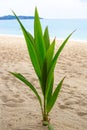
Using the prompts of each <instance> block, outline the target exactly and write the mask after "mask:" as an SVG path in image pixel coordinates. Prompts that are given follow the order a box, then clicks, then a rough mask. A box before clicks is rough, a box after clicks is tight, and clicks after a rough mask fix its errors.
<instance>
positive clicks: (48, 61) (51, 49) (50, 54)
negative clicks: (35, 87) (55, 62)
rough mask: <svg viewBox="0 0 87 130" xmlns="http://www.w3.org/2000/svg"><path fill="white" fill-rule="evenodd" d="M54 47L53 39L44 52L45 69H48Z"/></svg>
mask: <svg viewBox="0 0 87 130" xmlns="http://www.w3.org/2000/svg"><path fill="white" fill-rule="evenodd" d="M54 49H55V39H54V40H53V42H52V43H51V45H50V46H49V49H48V50H47V54H46V60H47V70H48V71H49V67H50V63H51V61H52V58H53V55H54Z"/></svg>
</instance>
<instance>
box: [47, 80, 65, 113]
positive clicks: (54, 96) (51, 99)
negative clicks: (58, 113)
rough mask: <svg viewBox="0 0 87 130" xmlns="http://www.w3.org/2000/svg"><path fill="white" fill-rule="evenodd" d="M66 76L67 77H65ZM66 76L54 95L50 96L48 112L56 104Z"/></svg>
mask: <svg viewBox="0 0 87 130" xmlns="http://www.w3.org/2000/svg"><path fill="white" fill-rule="evenodd" d="M64 78H65V77H64ZM64 78H63V79H62V80H61V81H60V83H59V84H58V85H57V87H56V89H55V91H54V93H53V95H52V97H51V98H50V100H49V103H48V104H47V113H49V112H50V111H51V109H52V107H53V106H54V104H55V102H56V100H57V97H58V95H59V92H60V90H61V87H62V84H63V81H64Z"/></svg>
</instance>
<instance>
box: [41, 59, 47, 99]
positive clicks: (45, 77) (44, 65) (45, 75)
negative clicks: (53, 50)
mask: <svg viewBox="0 0 87 130" xmlns="http://www.w3.org/2000/svg"><path fill="white" fill-rule="evenodd" d="M46 80H47V61H46V59H45V60H44V64H43V68H42V80H41V81H42V90H43V95H44V96H45V91H46Z"/></svg>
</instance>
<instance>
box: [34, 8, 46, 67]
mask: <svg viewBox="0 0 87 130" xmlns="http://www.w3.org/2000/svg"><path fill="white" fill-rule="evenodd" d="M34 37H35V46H36V50H37V55H38V59H39V63H40V68H41V69H42V67H43V63H44V59H45V54H46V48H45V44H44V39H43V33H42V28H41V24H40V20H39V16H38V12H37V9H35V20H34Z"/></svg>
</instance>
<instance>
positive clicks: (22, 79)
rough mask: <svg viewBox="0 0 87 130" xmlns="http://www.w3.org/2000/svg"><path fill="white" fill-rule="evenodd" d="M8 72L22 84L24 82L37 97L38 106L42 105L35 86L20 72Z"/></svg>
mask: <svg viewBox="0 0 87 130" xmlns="http://www.w3.org/2000/svg"><path fill="white" fill-rule="evenodd" d="M10 74H12V75H13V76H15V77H16V78H17V79H19V80H21V81H22V82H23V83H24V84H26V85H27V86H28V87H29V88H30V89H31V90H32V91H33V92H34V94H35V95H36V97H37V98H38V101H39V103H40V106H41V107H42V102H41V98H40V96H39V94H38V92H37V90H36V89H35V87H34V86H33V85H32V84H31V83H30V82H29V81H28V80H27V79H26V78H25V77H24V76H23V75H22V74H20V73H13V72H10Z"/></svg>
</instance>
